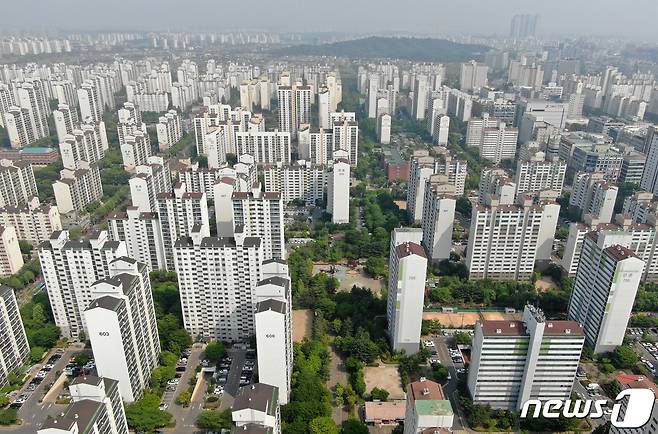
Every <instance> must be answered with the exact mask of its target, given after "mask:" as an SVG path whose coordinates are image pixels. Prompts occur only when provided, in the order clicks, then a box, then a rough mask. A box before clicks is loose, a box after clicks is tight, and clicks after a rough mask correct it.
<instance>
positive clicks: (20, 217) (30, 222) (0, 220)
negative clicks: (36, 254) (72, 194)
mask: <svg viewBox="0 0 658 434" xmlns="http://www.w3.org/2000/svg"><path fill="white" fill-rule="evenodd" d="M0 226H5V227H7V226H12V227H13V228H14V229H15V230H16V237H17V238H18V239H19V240H24V241H27V242H29V243H31V244H35V245H36V244H39V243H42V242H43V241H46V240H48V239H49V238H50V234H52V233H53V232H55V231H60V230H62V220H61V219H60V216H59V210H58V209H57V207H56V206H54V205H50V204H44V205H41V204H40V203H39V198H37V197H36V196H35V197H33V198H32V200H30V202H29V203H28V204H27V205H23V206H19V207H14V206H6V207H3V208H0Z"/></svg>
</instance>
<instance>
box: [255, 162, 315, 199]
mask: <svg viewBox="0 0 658 434" xmlns="http://www.w3.org/2000/svg"><path fill="white" fill-rule="evenodd" d="M263 180H264V186H265V191H268V192H269V191H277V192H280V193H281V199H282V200H283V203H284V204H288V203H290V202H292V201H303V202H305V203H306V204H307V205H314V204H315V203H316V202H317V201H318V200H322V199H323V196H324V189H325V187H326V185H327V170H326V167H325V166H323V165H317V164H313V163H311V162H309V161H306V160H297V161H294V162H293V163H292V164H283V163H280V162H279V163H276V164H268V165H265V166H263Z"/></svg>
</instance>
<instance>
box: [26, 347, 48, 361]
mask: <svg viewBox="0 0 658 434" xmlns="http://www.w3.org/2000/svg"><path fill="white" fill-rule="evenodd" d="M45 352H46V349H45V348H43V347H32V348H30V361H31V362H32V363H37V362H38V361H39V360H41V359H42V358H43V354H44V353H45Z"/></svg>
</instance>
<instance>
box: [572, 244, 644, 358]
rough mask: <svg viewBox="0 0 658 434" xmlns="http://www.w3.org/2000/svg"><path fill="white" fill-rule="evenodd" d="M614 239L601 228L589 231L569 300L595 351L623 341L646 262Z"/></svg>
mask: <svg viewBox="0 0 658 434" xmlns="http://www.w3.org/2000/svg"><path fill="white" fill-rule="evenodd" d="M610 241H611V239H610V238H608V237H602V236H599V234H598V233H597V232H590V233H588V234H587V235H585V241H584V242H583V250H582V254H581V256H580V263H579V264H578V271H577V272H576V280H575V282H574V287H573V292H572V293H571V300H570V301H569V310H568V317H569V319H572V320H574V321H578V322H579V323H580V324H582V325H583V327H584V331H585V337H586V343H587V345H589V346H591V347H592V348H594V352H595V353H604V352H608V351H613V350H614V349H615V348H616V347H618V346H619V345H621V344H622V343H623V341H624V336H625V335H626V327H627V325H628V320H629V319H630V316H631V310H632V308H633V303H634V302H635V295H636V294H637V289H638V287H639V285H640V280H641V278H642V270H643V268H644V266H645V264H644V262H643V261H642V260H641V259H639V258H638V257H637V256H636V255H635V254H634V253H633V252H632V251H631V250H630V249H628V248H626V247H624V246H621V245H619V244H609V243H610ZM612 242H614V241H612Z"/></svg>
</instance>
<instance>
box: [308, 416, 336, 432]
mask: <svg viewBox="0 0 658 434" xmlns="http://www.w3.org/2000/svg"><path fill="white" fill-rule="evenodd" d="M308 428H309V432H310V434H339V431H338V427H337V426H336V424H335V423H334V421H333V419H331V417H329V416H323V417H316V418H315V419H313V420H312V421H311V423H310V424H309V425H308Z"/></svg>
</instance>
